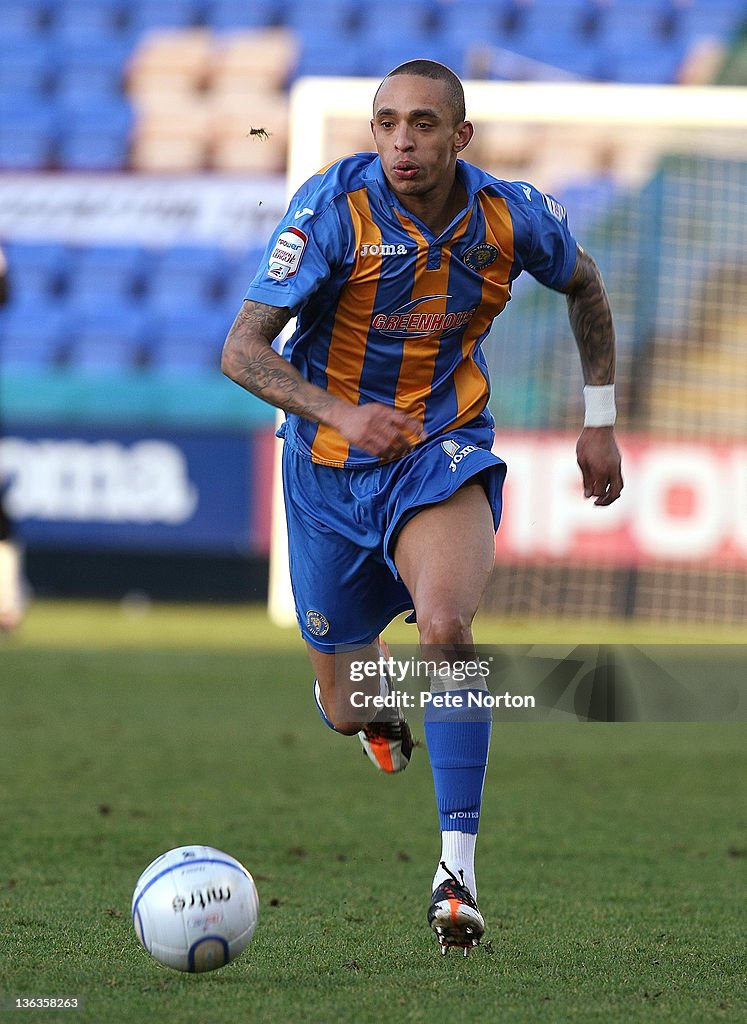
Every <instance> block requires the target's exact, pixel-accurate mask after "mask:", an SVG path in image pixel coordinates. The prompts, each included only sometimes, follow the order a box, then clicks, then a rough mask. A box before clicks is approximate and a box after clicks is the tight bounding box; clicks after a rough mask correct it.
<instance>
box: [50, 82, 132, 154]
mask: <svg viewBox="0 0 747 1024" xmlns="http://www.w3.org/2000/svg"><path fill="white" fill-rule="evenodd" d="M61 109H62V110H63V111H64V115H63V117H62V118H61V122H60V134H59V139H58V142H57V150H56V153H57V161H58V163H59V165H60V167H62V168H64V169H66V170H91V171H108V170H122V169H124V168H125V167H126V166H127V160H128V155H129V138H130V131H131V128H132V123H133V112H132V109H131V107H130V105H129V103H128V102H127V101H126V100H124V99H120V100H117V99H116V98H109V99H107V98H106V97H102V98H101V99H100V100H96V101H94V98H91V99H90V100H89V105H86V106H81V105H75V104H74V105H72V106H70V107H69V108H68V109H67V110H65V109H64V108H61Z"/></svg>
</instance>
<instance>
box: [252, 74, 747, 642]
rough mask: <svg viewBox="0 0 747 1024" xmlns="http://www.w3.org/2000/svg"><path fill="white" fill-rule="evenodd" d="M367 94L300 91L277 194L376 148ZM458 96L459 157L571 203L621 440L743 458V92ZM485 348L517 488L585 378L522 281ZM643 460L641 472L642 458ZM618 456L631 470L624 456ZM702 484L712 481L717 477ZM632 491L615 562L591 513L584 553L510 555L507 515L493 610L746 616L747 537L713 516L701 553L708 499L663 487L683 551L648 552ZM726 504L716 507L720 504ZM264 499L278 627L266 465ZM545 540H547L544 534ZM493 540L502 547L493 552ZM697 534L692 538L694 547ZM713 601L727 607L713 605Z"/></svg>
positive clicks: (277, 544) (334, 86)
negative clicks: (593, 272)
mask: <svg viewBox="0 0 747 1024" xmlns="http://www.w3.org/2000/svg"><path fill="white" fill-rule="evenodd" d="M378 85H379V81H378V80H374V79H368V78H366V79H355V78H307V79H302V80H299V81H298V82H296V83H295V84H294V86H293V88H292V91H291V96H290V142H289V155H288V191H289V194H292V193H293V192H294V191H295V190H296V189H297V188H298V187H299V185H300V184H301V183H302V182H303V181H304V180H306V179H307V178H308V177H309V176H311V175H312V174H314V173H315V172H316V171H317V170H319V169H320V168H321V167H323V166H325V165H326V164H328V163H330V162H332V161H333V160H335V159H338V158H339V157H341V156H344V155H345V154H346V153H352V152H356V151H365V150H371V149H372V148H373V146H372V140H371V133H370V127H369V120H370V117H371V112H372V101H373V96H374V93H375V91H376V88H377V87H378ZM464 86H465V97H466V103H467V116H468V117H469V118H470V120H471V121H473V123H474V124H475V128H476V132H475V137H474V139H473V140H472V142H471V143H470V146H469V149H468V150H467V152H466V153H465V158H466V159H468V160H470V162H474V163H476V164H479V165H480V166H482V167H483V168H485V169H486V170H488V171H490V172H491V173H493V174H495V176H496V177H498V178H503V179H507V180H521V181H529V182H531V183H532V184H534V185H535V186H536V187H538V188H540V189H541V190H542V191H545V192H550V193H552V194H553V195H555V196H556V197H557V198H558V199H559V200H560V201H561V202H563V203H564V204H565V205H566V206H567V207H568V210H569V220H570V224H571V229H572V230H573V231H574V233H575V234H576V236H577V237H578V238H579V240H580V241H581V242H582V243H583V244H584V245H585V246H586V247H587V248H589V250H590V251H591V252H592V254H593V255H594V256H595V258H596V259H597V262H599V264H600V266H601V268H602V272H603V275H604V277H605V281H606V283H607V287H608V290H609V292H610V296H611V302H612V306H613V311H614V313H615V319H616V326H617V331H618V350H619V361H618V382H619V387H618V392H619V399H620V401H619V409H620V420H619V422H620V428H621V430H620V434H621V436H622V437H623V440H625V437H627V436H631V437H634V438H635V444H640V445H643V446H644V448H645V446H646V445H649V446H654V449H655V450H654V449H652V450H653V451H654V455H656V454H657V452H658V451H659V449H658V448H656V446H657V445H659V446H660V445H661V444H663V443H667V444H670V445H674V446H675V448H676V445H677V444H679V443H680V442H682V443H684V442H698V443H699V444H700V448H698V453H699V456H702V458H703V460H704V462H703V465H704V466H706V465H707V466H711V467H712V468H713V467H714V466H716V463H719V459H722V460H726V461H724V462H723V465H724V466H726V464H727V462H728V463H729V465H732V462H729V460H730V459H731V460H732V461H733V459H734V458H737V455H735V454H734V453H735V452H738V451H739V450H741V448H740V446H741V447H745V446H747V403H745V401H744V396H745V394H747V356H745V349H747V345H745V340H746V339H747V312H745V310H747V274H746V273H745V270H744V268H745V266H747V89H743V88H731V87H707V86H703V87H700V86H643V85H615V84H606V83H605V84H599V83H578V82H558V83H551V84H548V83H511V82H488V81H466V82H465V83H464ZM569 339H570V341H569ZM485 350H486V354H487V358H488V362H489V365H490V370H491V377H492V383H493V394H492V396H491V410H492V411H493V413H494V415H495V417H496V421H497V425H498V430H499V433H500V434H501V437H502V444H506V443H508V444H509V448H510V447H511V445H513V446H514V449H515V452H516V458H515V460H514V462H515V465H516V467H517V473H516V474H515V475H514V474H512V473H511V471H510V472H509V478H511V477H512V476H513V477H514V479H513V483H512V484H511V486H512V487H513V488H514V493H517V492H518V491H519V490H520V489H521V486H522V481H523V478H522V474H524V475H525V476H526V478H527V480H528V479H529V477H528V476H527V474H529V473H530V468H524V463H523V462H522V457H523V455H524V454H526V452H527V451H529V450H530V449H531V450H534V449H532V443H533V441H535V440H537V442H538V444H539V450H540V451H541V452H546V451H547V450H548V446H547V444H545V441H546V440H547V438H548V437H550V436H551V435H552V434H553V433H555V434H559V433H562V434H564V435H565V434H567V433H568V432H570V431H572V430H575V429H576V426H577V424H578V422H579V403H580V369H579V364H578V355H577V353H576V352H575V347H574V346H573V343H572V337H571V335H570V329H569V327H568V321H567V314H566V311H565V303H563V302H562V301H558V297H557V296H554V295H553V294H552V293H550V292H548V291H547V289H542V288H541V287H540V286H539V285H536V283H535V282H533V281H532V280H531V279H527V278H526V275H524V276H523V277H522V278H521V279H520V280H519V281H517V282H516V284H515V286H514V289H513V301H512V302H511V303H510V306H509V308H508V309H507V310H506V311H505V312H504V313H503V314H502V315H501V316H500V317H498V318H497V320H496V322H495V325H494V327H493V330H492V332H491V337H490V338H489V339H487V341H486V346H485ZM511 438H513V440H511ZM705 442H708V443H709V444H710V448H705V447H703V444H704V443H705ZM543 446H544V447H543ZM567 447H568V445H567V438H566V442H565V448H567ZM571 449H572V446H571ZM633 449H635V450H633ZM623 451H624V454H625V447H624V446H623ZM646 451H648V449H646ZM678 453H679V454H678ZM501 454H504V450H503V449H502V450H501ZM680 455H682V457H683V458H684V455H685V449H684V448H683V449H681V450H680V449H676V451H674V454H673V455H672V459H674V461H675V462H676V458H678V457H679V456H680ZM571 456H572V450H571ZM640 458H641V460H644V461H645V452H644V451H643V449H641V454H640ZM530 462H531V460H530ZM630 464H631V466H632V468H633V469H634V470H635V471H637V469H638V449H637V448H635V445H633V446H632V449H631V463H630ZM641 465H643V462H641ZM719 465H721V463H719ZM739 465H740V466H741V463H739ZM527 466H529V463H528V464H527ZM574 468H575V467H574ZM741 472H742V470H741V469H739V470H738V472H737V476H738V479H739V480H741V476H739V474H740V473H741ZM726 473H727V471H726V469H724V474H726ZM744 473H745V474H747V463H746V465H745V469H744ZM714 474H715V475H714ZM561 476H562V473H561ZM709 479H710V480H711V482H712V483H713V482H714V481H716V480H717V479H720V478H718V476H717V474H716V470H715V469H714V470H713V474H712V476H711V477H709ZM724 479H726V477H724ZM628 480H629V484H628V487H627V488H626V490H627V494H626V495H625V500H623V499H621V501H620V502H618V503H617V504H618V505H619V506H620V507H621V509H626V508H627V515H628V517H629V521H628V522H627V525H626V526H624V528H623V527H621V526H620V523H619V522H618V520H617V519H615V517H611V516H608V517H607V520H605V521H607V522H611V523H613V525H614V530H617V533H615V534H614V537H612V534H613V533H614V530H613V528H612V526H611V527H610V531H611V533H610V538H611V540H610V545H609V550H613V549H614V551H615V552H616V555H615V557H614V558H612V559H611V560H610V559H609V558H608V556H607V554H606V553H605V548H604V545H603V544H601V543H598V544H597V545H596V547H594V545H593V544H590V543H588V537H587V535H586V533H584V530H586V531H587V533H588V531H589V530H590V529H591V530H592V531H593V530H595V529H598V527H597V525H596V521H595V524H594V526H589V524H588V523H587V522H586V520H583V524H582V525H583V529H582V528H581V527H579V531H578V533H577V538H576V539H577V540H578V543H577V544H575V545H572V546H571V548H570V549H569V550H566V551H562V552H560V553H559V552H558V551H553V550H549V549H547V546H546V545H545V547H543V543H544V541H543V539H542V537H539V536H537V537H535V538H534V540H531V536H530V535H531V530H530V527H529V525H526V528H525V532H524V534H522V540H521V543H518V542H517V545H514V547H511V544H513V540H512V537H513V535H512V532H511V529H512V527H511V517H512V516H513V517H514V518H515V516H516V509H513V510H512V509H511V508H510V507H509V508H508V509H507V515H506V517H505V519H506V523H505V524H504V526H503V527H502V528H501V531H500V533H499V544H498V557H499V559H500V558H503V559H504V560H505V562H506V563H507V565H508V566H509V568H508V571H507V572H505V573H504V574H503V575H504V585H503V587H502V588H500V587H499V588H498V589H497V590H494V592H493V593H492V594H491V593H489V594H488V595H486V596H487V599H488V606H489V607H490V608H491V609H494V610H496V611H507V612H511V611H512V610H517V609H518V610H519V611H522V612H524V611H529V612H530V613H534V612H535V611H536V612H550V613H553V614H557V613H563V612H568V613H571V614H580V615H583V614H595V615H616V614H620V613H621V612H622V613H625V614H634V615H635V614H638V615H645V616H649V617H656V616H660V617H663V618H674V619H688V618H700V619H702V618H703V617H706V618H707V617H709V616H710V617H712V618H714V619H719V620H720V621H728V620H731V619H734V620H737V619H739V617H740V616H743V615H744V614H746V613H747V539H745V538H743V537H742V533H743V532H744V531H743V530H742V529H741V528H740V527H738V526H734V528H733V529H732V528H731V527H729V528H728V529H727V526H726V523H727V520H729V522H730V521H731V520H730V519H729V515H728V514H727V512H726V511H725V510H724V509H723V508H717V509H713V510H712V511H711V513H709V514H710V515H711V518H712V519H713V521H714V522H716V520H718V523H719V524H720V525H719V530H721V534H719V539H718V543H717V542H716V540H714V542H713V546H712V549H711V548H709V549H708V550H707V551H705V548H704V546H703V545H701V547H700V548H698V545H697V543H696V542H695V540H696V539H697V537H698V536H699V534H698V529H696V527H697V528H699V529H700V531H701V533H703V531H705V530H706V527H707V526H708V522H710V520H709V521H708V522H707V521H706V520H707V519H708V517H707V515H706V512H705V511H703V510H702V509H701V505H703V506H704V505H707V504H708V501H707V498H706V497H704V496H703V495H700V493H699V492H698V494H695V493H693V494H691V495H689V496H688V495H684V496H682V495H680V497H679V498H677V493H679V492H678V486H679V484H678V483H677V482H676V481H675V483H673V484H672V489H671V493H668V494H667V495H664V496H663V497H661V509H659V512H660V517H659V518H660V523H659V525H660V526H661V525H662V524H664V526H663V527H662V529H663V528H664V527H666V526H668V525H669V526H672V528H673V529H674V532H675V533H676V530H677V529H679V528H680V527H681V534H682V544H681V546H680V548H677V547H676V545H674V544H673V543H672V544H670V545H669V546H667V545H666V544H665V545H664V549H665V550H664V554H663V555H662V556H661V557H659V556H657V554H656V551H655V550H649V549H647V548H646V547H645V544H644V543H643V542H642V541H641V539H640V536H639V534H640V533H641V530H640V529H639V528H638V526H637V525H636V521H635V517H636V509H635V508H634V507H633V495H636V500H638V499H640V494H639V493H638V494H636V491H637V487H638V484H637V482H636V479H635V474H634V476H633V478H632V479H631V478H630V475H628ZM524 482H526V481H524ZM685 483H686V482H685ZM508 486H509V485H508V484H507V487H508ZM740 486H741V485H740ZM685 489H686V486H685ZM743 490H744V492H745V493H744V495H742V492H741V491H740V492H739V494H738V495H736V497H735V499H734V500H735V501H737V502H742V504H743V505H745V507H744V508H742V505H739V509H741V513H742V515H743V516H744V517H747V482H746V483H745V485H744V487H743ZM516 500H517V501H518V505H519V509H521V507H522V506H521V501H520V500H519V499H516ZM558 500H560V499H558ZM656 500H658V499H656ZM656 500H655V499H654V498H651V499H650V503H651V504H652V505H655V504H656ZM720 500H721V501H722V503H728V502H729V498H728V497H727V496H725V495H722V496H721V498H720ZM273 501H274V504H273V530H272V549H271V556H270V590H269V612H270V615H271V617H272V619H273V620H274V621H276V622H278V623H283V624H288V623H290V622H293V621H295V614H294V611H293V602H292V599H291V594H290V585H289V581H288V568H287V544H286V538H285V520H284V509H283V502H282V491H281V488H280V484H279V472H278V473H276V480H275V485H274V499H273ZM672 501H673V502H674V504H675V505H676V504H677V501H680V503H681V504H682V503H684V504H683V505H682V508H683V509H684V511H682V510H680V512H677V514H675V512H673V511H672V510H671V509H669V507H668V505H667V502H672ZM626 502H627V504H626ZM688 503H689V504H690V505H692V504H693V503H694V505H695V508H694V511H693V510H692V509H691V510H690V512H688V511H687V507H686V506H688ZM699 503H700V504H699ZM550 504H551V505H552V503H550ZM553 507H554V506H553ZM559 507H560V506H559ZM709 507H710V506H709ZM596 511H597V512H599V511H600V510H596ZM569 514H570V513H569ZM574 514H576V515H578V516H580V517H581V516H582V514H581V513H580V512H578V511H576V512H575V513H574ZM603 514H604V513H603ZM616 515H617V513H616ZM688 515H691V516H692V517H693V519H694V520H695V519H697V520H698V521H697V522H695V521H693V523H691V524H690V525H692V530H691V531H690V533H688V531H687V529H685V525H683V524H684V523H685V520H687V516H688ZM678 516H680V518H681V519H682V522H680V519H678ZM698 516H700V519H698ZM667 517H668V518H667ZM701 520H702V521H701ZM579 522H581V519H579ZM521 525H522V529H524V524H521ZM545 528H546V529H549V530H550V531H552V530H554V529H555V530H557V526H556V525H553V524H545ZM538 529H540V528H539V527H538ZM652 529H653V528H652ZM714 529H715V527H714ZM621 530H622V531H623V532H622V533H621ZM625 530H627V533H626V532H625ZM730 531H731V532H730ZM740 531H741V532H740ZM670 532H671V531H670ZM503 533H505V534H506V536H507V538H508V540H507V543H508V549H507V550H502V548H501V534H503ZM652 535H653V534H652ZM600 536H601V535H600ZM662 536H666V532H663V533H662ZM691 536H692V538H695V540H693V542H692V545H691V548H688V544H690V543H691V542H690V540H689V539H688V538H690V537H691ZM714 537H715V534H714ZM527 538H529V539H527ZM612 540H614V543H612ZM532 543H534V544H535V547H534V548H533V547H532ZM522 545H523V546H522ZM590 552H591V553H590ZM704 552H705V553H704ZM517 566H520V572H518V573H517V572H514V569H516V567H517ZM600 567H601V568H600ZM574 574H575V575H574ZM519 576H521V577H522V578H523V579H525V580H526V581H527V582H526V587H527V588H529V590H528V591H526V590H525V591H521V590H520V588H519V590H517V591H516V592H514V591H513V590H512V589H511V587H510V586H508V585H507V584H506V583H505V581H506V580H509V581H513V580H516V579H518V578H519ZM621 581H622V583H621ZM623 584H624V587H625V596H624V598H621V597H620V587H621V585H623ZM724 593H728V595H729V597H728V599H726V600H722V599H721V597H720V596H719V595H722V594H724ZM537 595H539V597H537Z"/></svg>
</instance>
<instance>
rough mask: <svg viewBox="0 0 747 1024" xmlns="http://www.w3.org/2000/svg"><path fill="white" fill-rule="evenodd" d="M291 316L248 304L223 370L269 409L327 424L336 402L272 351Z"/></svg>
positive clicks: (232, 332) (233, 334) (286, 311)
mask: <svg viewBox="0 0 747 1024" xmlns="http://www.w3.org/2000/svg"><path fill="white" fill-rule="evenodd" d="M290 315H291V314H290V310H289V309H286V308H278V307H276V306H266V305H264V304H263V303H261V302H249V301H245V302H244V304H243V306H242V307H241V309H240V311H239V313H238V315H237V317H236V320H235V321H234V323H233V326H232V327H231V330H230V331H229V332H228V337H227V338H226V343H225V346H224V348H223V357H222V360H221V369H222V370H223V372H224V373H225V374H226V376H227V377H230V378H231V380H233V381H235V382H236V383H237V384H239V385H240V386H241V387H242V388H245V389H246V390H247V391H250V392H251V393H252V394H253V395H256V396H257V397H258V398H261V399H263V400H264V401H265V402H268V403H269V404H270V405H274V406H276V407H277V408H279V409H283V410H285V412H290V413H294V414H295V415H297V416H303V417H304V419H310V420H314V421H315V422H327V421H328V414H329V411H330V409H331V407H332V406H333V404H334V403H335V402H336V401H337V400H336V399H334V398H333V397H332V396H331V395H328V394H327V392H326V391H324V390H322V389H321V388H318V387H316V386H314V385H313V384H310V383H309V382H308V381H307V380H305V379H304V378H303V377H302V376H301V374H300V373H299V372H298V371H297V370H296V368H295V367H293V366H291V365H290V363H288V362H287V361H286V360H285V359H283V357H282V356H280V355H278V353H277V352H275V350H274V349H273V348H271V345H272V342H273V340H274V339H275V338H276V337H277V336H278V334H280V332H281V331H282V329H283V327H285V325H286V323H287V322H288V320H289V319H290Z"/></svg>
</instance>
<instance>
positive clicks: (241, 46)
mask: <svg viewBox="0 0 747 1024" xmlns="http://www.w3.org/2000/svg"><path fill="white" fill-rule="evenodd" d="M298 54H299V41H298V38H297V37H296V34H295V33H294V32H292V31H290V30H288V29H285V28H275V29H273V28H267V29H254V30H248V31H245V32H233V33H228V34H226V35H225V36H223V37H219V38H218V40H217V48H216V52H215V66H214V71H213V76H212V80H211V84H212V87H213V88H214V89H219V90H220V89H224V88H226V86H227V85H228V84H230V85H231V87H233V88H237V87H238V88H242V87H244V86H250V85H251V86H254V87H255V88H257V87H259V88H261V89H268V90H274V89H283V88H285V87H286V86H287V84H288V82H289V81H290V79H291V78H292V76H293V74H294V73H295V67H296V62H297V60H298Z"/></svg>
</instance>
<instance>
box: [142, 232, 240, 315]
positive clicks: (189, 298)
mask: <svg viewBox="0 0 747 1024" xmlns="http://www.w3.org/2000/svg"><path fill="white" fill-rule="evenodd" d="M227 274H228V262H227V258H226V257H225V255H224V254H223V253H222V252H221V250H220V249H217V248H214V247H212V246H211V247H208V246H200V245H194V246H192V245H180V246H174V247H173V248H171V249H166V250H165V251H164V252H162V253H161V254H160V255H155V257H154V261H153V268H152V270H151V272H150V273H149V274H148V281H147V287H146V293H145V296H144V298H145V302H146V303H147V305H148V307H149V308H150V309H151V310H153V311H154V312H155V311H157V312H159V313H166V312H171V313H176V312H178V311H183V310H184V309H185V308H186V309H190V310H191V309H194V310H196V311H200V310H203V311H207V310H210V309H212V310H216V309H218V308H222V303H223V301H224V296H225V289H226V287H227V285H229V284H230V281H229V279H228V277H227Z"/></svg>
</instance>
